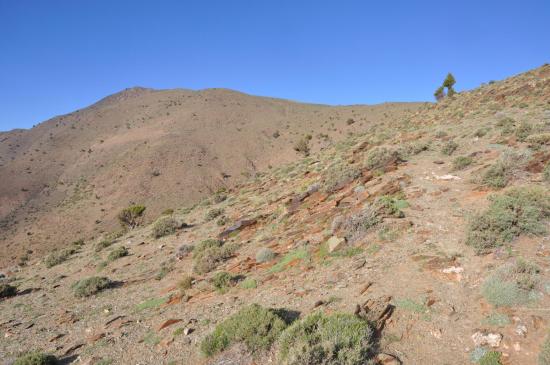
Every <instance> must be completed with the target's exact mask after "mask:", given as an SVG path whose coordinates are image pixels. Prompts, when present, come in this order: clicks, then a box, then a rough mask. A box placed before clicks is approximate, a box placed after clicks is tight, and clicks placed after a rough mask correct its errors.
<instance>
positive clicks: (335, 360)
mask: <svg viewBox="0 0 550 365" xmlns="http://www.w3.org/2000/svg"><path fill="white" fill-rule="evenodd" d="M277 350H278V351H277V359H278V361H279V363H280V364H281V365H303V364H311V365H316V364H319V365H321V364H323V365H363V364H366V363H367V362H368V361H369V360H371V359H372V357H373V356H374V350H375V331H374V329H373V327H372V325H371V324H370V323H369V322H367V321H365V320H364V319H361V318H359V317H357V316H355V315H352V314H343V313H336V314H330V315H325V314H323V313H319V312H318V313H313V314H310V315H309V316H307V317H305V318H304V319H302V320H300V321H297V322H295V323H294V324H292V325H290V326H289V327H288V328H287V329H286V330H284V332H283V333H282V334H281V336H280V338H279V340H278V342H277Z"/></svg>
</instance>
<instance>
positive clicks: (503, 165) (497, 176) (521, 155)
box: [481, 149, 531, 189]
mask: <svg viewBox="0 0 550 365" xmlns="http://www.w3.org/2000/svg"><path fill="white" fill-rule="evenodd" d="M530 157H531V156H530V154H529V153H528V152H526V151H524V152H516V151H514V150H511V149H509V150H505V151H504V152H503V153H502V155H501V156H500V158H499V159H498V161H497V162H496V163H495V164H494V165H492V166H491V167H489V169H488V170H487V171H486V172H485V174H484V175H483V177H482V179H481V182H482V184H483V185H486V186H489V187H491V188H497V189H500V188H503V187H505V186H506V185H508V183H509V182H510V180H511V179H512V177H513V176H514V174H515V173H517V172H518V171H519V170H520V169H521V168H523V167H524V166H525V164H526V163H527V162H528V161H529V159H530Z"/></svg>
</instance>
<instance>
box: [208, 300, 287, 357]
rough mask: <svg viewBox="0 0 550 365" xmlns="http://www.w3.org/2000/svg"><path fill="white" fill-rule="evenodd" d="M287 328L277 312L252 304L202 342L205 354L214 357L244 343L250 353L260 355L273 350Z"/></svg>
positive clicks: (221, 324)
mask: <svg viewBox="0 0 550 365" xmlns="http://www.w3.org/2000/svg"><path fill="white" fill-rule="evenodd" d="M285 327H286V323H285V321H284V320H283V318H281V317H280V316H279V315H278V313H277V311H274V310H271V309H266V308H263V307H261V306H260V305H258V304H252V305H250V306H247V307H244V308H242V309H241V310H239V311H238V312H237V313H235V314H234V315H232V316H231V317H229V318H228V319H226V320H224V321H223V322H221V323H220V324H218V325H217V326H216V328H215V329H214V331H213V332H212V333H211V334H209V335H207V336H206V337H205V338H204V340H203V341H202V342H201V345H200V348H201V352H202V353H203V354H204V355H205V356H212V355H215V354H217V353H219V352H221V351H223V350H225V349H226V348H228V347H229V346H231V345H232V344H234V343H237V342H242V343H244V345H245V346H246V347H247V349H248V350H249V351H250V352H252V353H257V352H259V351H262V350H267V349H269V348H270V347H271V345H272V344H273V342H274V341H275V340H276V339H277V338H278V337H279V335H280V334H281V332H282V331H283V330H284V329H285Z"/></svg>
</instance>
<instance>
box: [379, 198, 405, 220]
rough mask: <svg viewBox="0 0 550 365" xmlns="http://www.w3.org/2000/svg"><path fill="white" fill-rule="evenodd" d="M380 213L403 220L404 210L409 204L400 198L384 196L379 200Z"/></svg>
mask: <svg viewBox="0 0 550 365" xmlns="http://www.w3.org/2000/svg"><path fill="white" fill-rule="evenodd" d="M378 205H379V208H378V212H379V213H381V214H382V215H384V216H390V217H395V218H403V217H404V216H405V213H403V211H402V209H405V208H407V207H408V206H409V203H408V202H407V201H406V200H405V199H403V198H402V197H400V196H393V195H383V196H381V197H380V198H378Z"/></svg>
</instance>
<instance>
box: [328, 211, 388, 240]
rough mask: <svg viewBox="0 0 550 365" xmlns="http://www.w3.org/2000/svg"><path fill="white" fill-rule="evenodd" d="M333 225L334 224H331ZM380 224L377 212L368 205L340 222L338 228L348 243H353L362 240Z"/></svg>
mask: <svg viewBox="0 0 550 365" xmlns="http://www.w3.org/2000/svg"><path fill="white" fill-rule="evenodd" d="M333 223H334V222H333ZM378 223H380V218H379V217H378V212H377V211H376V209H375V208H374V207H372V206H370V205H367V206H365V207H364V208H363V210H361V211H360V212H358V213H356V214H353V215H351V216H350V217H348V218H345V219H343V220H342V222H341V224H340V227H333V228H340V229H341V230H342V231H343V232H344V235H345V238H346V241H347V242H348V243H350V244H351V243H354V242H357V241H358V240H360V239H362V238H363V237H364V236H365V235H366V234H367V232H368V231H369V230H370V229H371V228H372V227H374V226H376V225H377V224H378Z"/></svg>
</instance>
